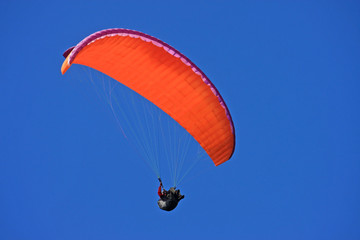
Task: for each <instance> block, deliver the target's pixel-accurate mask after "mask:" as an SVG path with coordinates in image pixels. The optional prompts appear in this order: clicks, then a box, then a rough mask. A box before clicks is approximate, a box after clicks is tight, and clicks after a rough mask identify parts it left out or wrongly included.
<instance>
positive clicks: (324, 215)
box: [0, 1, 360, 240]
mask: <svg viewBox="0 0 360 240" xmlns="http://www.w3.org/2000/svg"><path fill="white" fill-rule="evenodd" d="M359 16H360V4H359V3H358V2H357V1H181V2H174V1H58V2H55V1H17V2H15V1H1V2H0V20H1V21H0V26H1V29H2V34H1V35H2V37H1V39H0V43H1V45H2V50H1V54H2V57H1V58H0V66H1V76H2V77H1V81H2V85H1V86H2V87H1V88H0V92H1V94H0V109H1V112H2V115H1V118H0V123H1V125H0V126H1V127H0V136H1V137H0V239H5V240H13V239H36V240H39V239H159V238H161V236H162V237H164V236H165V237H169V236H173V237H172V238H173V239H195V238H201V239H205V238H206V239H219V238H220V237H221V238H228V239H317V240H318V239H347V240H351V239H359V238H360V205H359V202H360V175H359V174H360V128H359V122H360V115H359V102H360V101H359V100H360V97H359V85H360V83H359V79H360V78H359V77H360V60H359V56H360V47H359V42H360V32H359V24H360V17H359ZM107 28H128V29H134V30H138V31H142V32H144V33H147V34H150V35H152V36H155V37H157V38H159V39H161V40H163V41H165V42H167V43H168V44H170V45H172V46H173V47H175V48H176V49H178V50H180V51H181V52H182V53H184V54H185V55H186V56H187V57H189V58H190V59H191V60H192V61H193V62H194V63H195V64H197V65H198V66H199V67H200V68H201V69H202V70H203V71H204V72H205V73H206V75H207V76H208V77H209V78H210V79H211V80H212V82H213V83H214V84H215V85H216V87H217V88H218V90H219V91H220V93H221V94H222V96H223V98H224V99H225V101H226V103H227V105H228V107H229V109H230V112H231V114H232V117H233V120H234V123H235V128H236V133H237V138H236V139H237V143H236V150H235V154H234V156H233V157H232V159H231V160H230V161H228V162H227V163H225V164H223V165H221V166H219V167H211V168H208V169H206V171H201V170H199V169H198V171H199V172H200V174H198V175H197V176H196V177H194V178H192V179H191V181H187V182H186V183H184V184H183V185H182V187H181V190H182V191H183V193H184V194H185V195H186V198H185V199H184V200H183V201H182V202H181V203H180V205H179V207H178V208H177V209H175V210H174V211H173V212H170V213H168V212H163V211H161V210H159V209H158V207H157V204H156V201H157V195H156V191H157V186H158V182H157V180H156V178H155V177H154V176H153V175H152V174H151V172H150V171H149V169H148V168H147V167H146V166H145V165H144V164H143V163H142V162H141V161H139V160H138V159H134V158H136V155H134V153H133V151H131V150H130V149H129V148H128V146H127V145H126V142H125V141H124V139H123V137H122V135H121V133H120V131H119V129H118V128H117V126H116V123H115V121H114V119H113V117H112V115H111V113H110V112H109V111H108V109H107V108H106V106H105V104H104V103H102V102H101V101H99V100H98V98H97V97H96V93H95V92H94V91H93V89H92V88H91V86H90V85H89V84H88V83H86V82H84V81H81V80H78V79H76V77H75V75H72V76H67V75H66V76H62V75H61V73H60V67H61V64H62V62H63V57H62V53H63V51H65V50H66V49H67V48H68V47H70V46H73V45H75V44H76V43H78V42H79V41H81V40H82V39H83V38H84V37H86V36H88V35H89V34H91V33H93V32H96V31H99V30H102V29H107ZM124 159H126V160H128V161H125V160H124ZM129 159H131V161H129Z"/></svg>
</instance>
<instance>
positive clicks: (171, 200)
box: [158, 178, 185, 211]
mask: <svg viewBox="0 0 360 240" xmlns="http://www.w3.org/2000/svg"><path fill="white" fill-rule="evenodd" d="M159 182H160V186H159V189H158V195H159V197H160V199H159V200H158V205H159V208H160V209H162V210H165V211H172V210H174V208H176V206H177V205H178V203H179V201H180V200H181V199H183V198H184V197H185V196H184V195H181V194H180V190H176V189H175V187H171V188H170V189H169V190H168V191H166V190H165V189H164V187H163V184H162V181H161V178H159ZM161 190H162V191H161Z"/></svg>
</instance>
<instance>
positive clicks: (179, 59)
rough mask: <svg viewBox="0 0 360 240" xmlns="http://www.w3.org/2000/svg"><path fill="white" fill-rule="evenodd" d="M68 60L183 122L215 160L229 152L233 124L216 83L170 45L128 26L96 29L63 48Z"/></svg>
mask: <svg viewBox="0 0 360 240" xmlns="http://www.w3.org/2000/svg"><path fill="white" fill-rule="evenodd" d="M64 56H65V57H66V59H65V61H64V63H63V65H62V68H61V71H62V73H63V74H64V73H65V72H66V71H67V70H68V68H69V67H70V66H71V64H73V63H75V64H81V65H85V66H88V67H91V68H94V69H96V70H98V71H100V72H102V73H104V74H106V75H108V76H110V77H112V78H113V79H115V80H117V81H119V82H120V83H122V84H124V85H126V86H127V87H129V88H131V89H132V90H134V91H136V92H137V93H139V94H140V95H142V96H143V97H145V98H146V99H148V100H149V101H151V102H152V103H154V104H155V105H157V106H158V107H159V108H161V109H162V110H163V111H164V112H166V113H167V114H169V115H170V116H171V117H172V118H173V119H174V120H175V121H177V122H178V123H179V124H180V125H181V126H182V127H184V128H185V129H186V130H187V131H188V132H189V133H190V134H191V135H192V136H193V137H194V138H195V140H196V141H198V142H199V144H200V145H201V146H202V147H203V148H204V150H205V151H206V152H207V154H208V155H209V156H210V158H211V159H212V160H213V162H214V163H215V165H219V164H221V163H223V162H225V161H227V160H228V159H230V157H231V156H232V154H233V152H234V148H235V132H234V125H233V122H232V119H231V116H230V113H229V110H228V108H227V106H226V104H225V102H224V100H223V99H222V97H221V95H220V94H219V92H218V90H217V89H216V88H215V86H214V85H213V84H212V83H211V82H210V80H209V79H208V78H207V77H206V76H205V74H204V73H203V72H202V71H201V70H200V69H199V68H198V67H197V66H196V65H195V64H193V63H192V62H191V61H190V60H189V59H188V58H187V57H185V56H184V55H183V54H181V53H180V52H179V51H177V50H176V49H174V48H172V47H171V46H169V45H168V44H166V43H164V42H162V41H160V40H158V39H156V38H154V37H151V36H149V35H146V34H144V33H141V32H138V31H133V30H127V29H107V30H103V31H99V32H96V33H94V34H92V35H90V36H89V37H87V38H85V39H84V40H83V41H81V42H80V43H79V44H78V45H77V46H76V47H74V48H70V49H69V50H68V51H66V52H65V53H64Z"/></svg>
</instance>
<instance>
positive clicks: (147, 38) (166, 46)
mask: <svg viewBox="0 0 360 240" xmlns="http://www.w3.org/2000/svg"><path fill="white" fill-rule="evenodd" d="M112 35H116V36H129V37H133V38H140V39H141V40H143V41H145V42H151V43H152V44H154V45H155V46H157V47H161V48H163V49H164V50H165V51H167V52H168V53H170V54H171V55H173V56H175V57H177V58H180V59H181V61H182V62H183V63H184V64H186V65H187V66H190V67H191V69H192V70H193V71H194V72H195V73H196V74H197V75H200V76H201V78H202V80H203V81H204V83H206V84H207V85H208V86H209V87H210V89H211V91H212V92H213V93H214V95H215V96H216V97H217V98H218V99H219V102H220V104H221V106H222V107H223V108H224V109H225V113H226V116H227V118H228V119H229V121H230V123H231V124H230V126H231V131H232V133H233V134H234V148H233V152H232V153H231V156H232V154H233V153H234V150H235V128H234V123H233V121H232V118H231V115H230V111H229V109H228V107H227V106H226V103H225V101H224V99H223V98H222V96H221V95H220V93H219V91H218V90H217V89H216V87H215V85H214V84H213V83H212V82H211V81H210V79H209V78H208V77H207V76H206V75H205V74H204V73H203V72H202V71H201V69H200V68H198V67H197V66H196V65H195V64H194V63H193V62H191V61H190V59H188V58H187V57H186V56H185V55H183V54H182V53H181V52H179V51H178V50H176V49H175V48H173V47H171V46H170V45H169V44H167V43H165V42H163V41H161V40H159V39H157V38H155V37H152V36H150V35H147V34H145V33H142V32H139V31H135V30H130V29H123V28H112V29H105V30H102V31H98V32H96V33H93V34H91V35H90V36H88V37H86V38H84V39H83V40H82V41H81V42H80V43H78V44H77V45H76V46H75V47H74V48H70V49H68V50H67V51H66V52H65V53H64V54H66V55H68V54H69V52H68V51H71V50H72V51H71V52H70V56H69V58H68V60H69V65H70V64H71V63H72V62H73V61H74V59H75V57H76V55H77V54H78V53H79V52H80V51H81V49H83V48H84V47H85V46H87V45H88V44H90V43H92V42H93V41H96V40H98V39H102V38H104V37H108V36H112ZM231 156H230V157H229V159H230V158H231Z"/></svg>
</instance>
